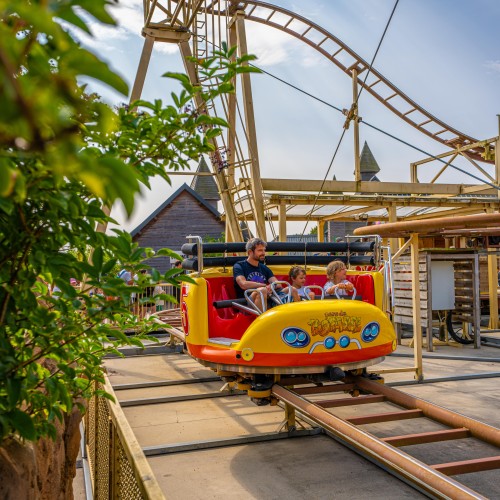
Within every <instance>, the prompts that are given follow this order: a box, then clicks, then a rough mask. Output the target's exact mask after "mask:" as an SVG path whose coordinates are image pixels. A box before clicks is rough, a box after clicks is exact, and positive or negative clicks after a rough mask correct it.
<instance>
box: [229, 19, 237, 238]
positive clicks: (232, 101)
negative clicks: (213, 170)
mask: <svg viewBox="0 0 500 500" xmlns="http://www.w3.org/2000/svg"><path fill="white" fill-rule="evenodd" d="M237 43H238V38H237V34H236V27H235V25H234V23H232V24H231V25H230V26H229V47H234V46H235V45H236V44H237ZM235 57H236V54H235V55H234V56H233V59H234V58H235ZM231 83H232V84H233V87H234V92H232V93H231V94H229V96H228V103H227V123H228V125H229V126H228V128H227V152H226V153H227V163H228V169H227V185H228V188H229V190H230V193H229V197H230V199H231V202H232V203H233V204H234V194H233V191H232V190H233V189H234V187H235V167H234V162H235V160H236V85H237V79H236V76H235V77H234V78H233V79H232V80H231ZM226 241H227V242H230V241H234V240H233V239H232V238H231V234H230V231H229V228H228V219H227V218H226Z"/></svg>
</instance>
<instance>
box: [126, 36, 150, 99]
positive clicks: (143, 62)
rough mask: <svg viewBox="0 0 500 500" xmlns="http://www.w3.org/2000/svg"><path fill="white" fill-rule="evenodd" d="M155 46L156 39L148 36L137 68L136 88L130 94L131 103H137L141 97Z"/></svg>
mask: <svg viewBox="0 0 500 500" xmlns="http://www.w3.org/2000/svg"><path fill="white" fill-rule="evenodd" d="M153 44H154V38H153V37H151V36H147V35H146V37H145V39H144V47H143V48H142V54H141V59H140V61H139V67H138V68H137V74H136V75H135V81H134V86H133V88H132V93H131V94H130V102H133V101H137V99H139V98H140V97H141V94H142V89H143V87H144V80H145V79H146V73H147V71H148V66H149V61H150V60H151V52H152V51H153Z"/></svg>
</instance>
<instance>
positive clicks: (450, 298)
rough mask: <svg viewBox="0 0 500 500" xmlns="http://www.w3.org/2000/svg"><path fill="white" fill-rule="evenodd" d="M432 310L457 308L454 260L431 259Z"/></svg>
mask: <svg viewBox="0 0 500 500" xmlns="http://www.w3.org/2000/svg"><path fill="white" fill-rule="evenodd" d="M431 280H432V288H431V290H432V310H433V311H451V310H453V309H455V276H454V272H453V262H446V261H431Z"/></svg>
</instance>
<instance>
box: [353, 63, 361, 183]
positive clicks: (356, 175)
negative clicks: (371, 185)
mask: <svg viewBox="0 0 500 500" xmlns="http://www.w3.org/2000/svg"><path fill="white" fill-rule="evenodd" d="M352 102H353V104H354V106H355V109H354V120H353V122H354V180H355V181H356V182H360V181H361V159H360V157H359V123H358V70H357V69H353V70H352Z"/></svg>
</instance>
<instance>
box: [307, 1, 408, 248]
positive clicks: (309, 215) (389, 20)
mask: <svg viewBox="0 0 500 500" xmlns="http://www.w3.org/2000/svg"><path fill="white" fill-rule="evenodd" d="M398 3H399V0H396V2H395V4H394V7H393V9H392V12H391V15H390V16H389V19H388V20H387V23H386V25H385V28H384V31H383V33H382V36H381V37H380V41H379V42H378V45H377V48H376V50H375V53H374V54H373V57H372V60H371V62H370V66H369V67H368V71H367V72H366V75H365V80H364V82H363V85H364V84H365V83H366V79H367V78H368V75H369V74H370V71H371V69H372V66H373V63H374V62H375V59H376V57H377V54H378V51H379V50H380V46H381V45H382V42H383V41H384V38H385V35H386V33H387V30H388V28H389V24H390V23H391V20H392V18H393V16H394V12H395V10H396V7H397V6H398ZM356 78H357V75H356ZM362 90H363V86H362V87H361V89H360V91H359V93H358V95H357V96H356V101H355V102H353V104H352V106H351V109H353V108H355V107H356V106H357V104H358V100H359V96H360V95H361V91H362ZM335 109H338V108H335ZM346 131H347V127H346V126H344V129H343V131H342V135H341V136H340V139H339V142H338V144H337V147H336V148H335V152H334V153H333V157H332V159H331V161H330V165H329V166H328V170H327V171H326V175H325V177H324V178H323V182H322V183H321V186H320V188H319V190H318V192H317V194H316V197H315V199H314V204H313V207H312V209H311V210H310V212H309V214H308V216H307V220H306V223H305V225H304V229H303V231H302V234H301V240H302V239H303V238H304V233H305V232H306V229H307V226H308V224H309V221H310V220H311V217H312V214H313V212H314V209H315V208H316V204H317V203H318V198H319V196H320V194H321V192H322V191H323V186H324V185H325V182H326V179H327V177H328V175H329V174H330V170H331V168H332V166H333V162H334V160H335V157H336V156H337V153H338V151H339V149H340V145H341V143H342V140H343V139H344V136H345V133H346ZM356 154H357V153H356ZM318 239H319V235H318Z"/></svg>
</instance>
